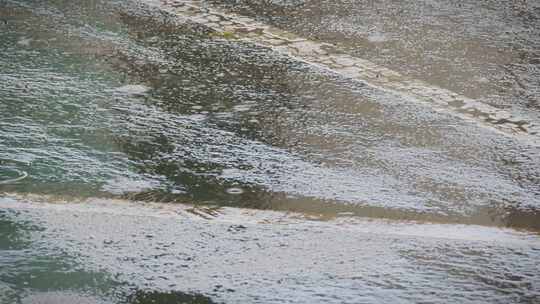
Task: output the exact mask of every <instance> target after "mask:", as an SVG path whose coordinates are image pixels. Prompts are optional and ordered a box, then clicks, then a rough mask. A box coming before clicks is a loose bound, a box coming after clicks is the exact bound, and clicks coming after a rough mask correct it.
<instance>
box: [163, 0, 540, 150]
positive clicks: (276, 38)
mask: <svg viewBox="0 0 540 304" xmlns="http://www.w3.org/2000/svg"><path fill="white" fill-rule="evenodd" d="M160 2H161V3H162V5H163V6H164V8H165V9H168V10H170V11H172V12H173V13H174V14H176V15H177V16H179V17H182V18H185V19H187V20H189V21H191V22H195V23H199V24H203V25H205V26H206V27H209V28H210V29H212V30H214V31H215V32H216V33H217V34H216V37H220V38H223V39H238V40H241V41H247V42H251V43H254V44H257V45H262V46H265V47H269V48H270V49H272V50H274V51H277V52H279V53H281V54H285V55H287V56H290V57H292V58H294V59H296V60H299V61H302V62H304V63H307V64H310V65H314V66H317V67H319V68H323V69H327V70H329V71H331V72H334V73H337V74H340V75H342V76H345V77H347V78H350V79H353V80H357V81H361V82H363V83H366V84H368V85H370V86H372V87H374V88H378V89H381V90H385V91H390V92H393V93H398V94H399V95H401V96H402V97H405V98H406V99H407V100H410V101H411V102H420V103H422V104H424V105H428V106H430V107H431V108H433V109H435V110H437V111H439V112H444V113H448V114H452V115H454V116H457V117H460V118H462V119H465V120H468V121H472V122H474V123H476V124H477V125H479V126H481V127H484V128H489V129H491V130H493V131H496V132H498V133H500V134H504V135H506V136H509V137H512V138H515V139H518V140H520V141H523V142H525V143H528V144H531V145H534V146H540V125H538V124H537V123H535V122H533V121H532V120H531V119H529V118H527V117H522V116H518V115H515V114H513V113H511V112H508V111H505V110H502V109H498V108H495V107H493V106H490V105H488V104H485V103H481V102H478V101H476V100H473V99H471V98H468V97H465V96H462V95H459V94H457V93H455V92H452V91H450V90H446V89H443V88H440V87H436V86H433V85H430V84H428V83H425V82H423V81H420V80H417V79H412V78H408V77H406V76H404V75H401V74H400V73H398V72H395V71H393V70H390V69H387V68H385V67H382V66H379V65H377V64H375V63H372V62H370V61H368V60H365V59H362V58H358V57H353V56H350V55H347V54H344V53H343V52H341V51H340V50H339V49H338V48H337V47H336V46H334V45H333V44H329V43H324V42H318V41H313V40H308V39H305V38H302V37H300V36H297V35H296V34H293V33H290V32H286V31H283V30H280V29H278V28H275V27H272V26H269V25H266V24H263V23H260V22H258V21H256V20H254V19H252V18H249V17H245V16H241V15H238V14H235V13H229V12H224V11H221V10H219V9H217V8H211V7H208V6H207V5H205V6H203V5H202V3H201V2H200V1H189V0H187V1H186V0H160Z"/></svg>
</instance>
